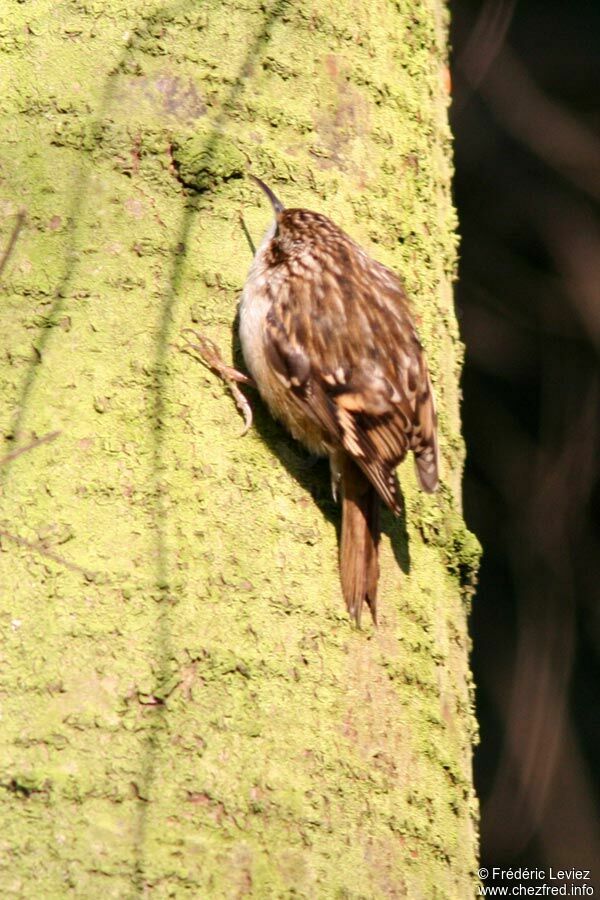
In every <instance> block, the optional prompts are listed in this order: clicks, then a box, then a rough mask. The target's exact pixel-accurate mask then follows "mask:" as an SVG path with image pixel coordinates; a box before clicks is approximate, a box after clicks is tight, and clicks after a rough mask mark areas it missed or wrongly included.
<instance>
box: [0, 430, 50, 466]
mask: <svg viewBox="0 0 600 900" xmlns="http://www.w3.org/2000/svg"><path fill="white" fill-rule="evenodd" d="M59 434H60V431H51V432H50V433H49V434H45V435H44V436H43V437H41V438H36V439H35V440H33V441H31V443H30V444H26V445H25V446H24V447H19V448H18V449H17V450H12V451H11V452H10V453H7V454H6V456H3V457H2V459H0V466H3V465H4V463H7V462H10V461H11V460H12V459H16V458H17V456H20V455H21V454H22V453H27V451H28V450H33V448H34V447H39V446H40V445H41V444H48V443H50V441H53V440H54V439H55V438H57V437H58V436H59Z"/></svg>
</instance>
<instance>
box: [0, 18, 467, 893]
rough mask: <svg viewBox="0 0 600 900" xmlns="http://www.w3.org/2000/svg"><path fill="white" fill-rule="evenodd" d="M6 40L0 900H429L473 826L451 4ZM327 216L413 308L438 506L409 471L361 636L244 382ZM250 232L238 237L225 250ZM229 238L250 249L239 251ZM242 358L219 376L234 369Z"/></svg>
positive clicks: (143, 22) (35, 32)
mask: <svg viewBox="0 0 600 900" xmlns="http://www.w3.org/2000/svg"><path fill="white" fill-rule="evenodd" d="M6 20H7V24H5V26H4V28H3V30H2V32H1V33H0V42H1V44H0V49H1V51H2V54H3V63H2V65H3V69H4V72H5V75H7V74H8V76H9V86H8V89H7V90H5V91H4V92H3V94H2V96H1V97H0V108H1V109H2V113H3V133H2V137H1V138H0V140H1V143H2V148H1V151H0V159H1V166H2V169H1V177H2V181H1V183H0V203H1V210H2V242H1V244H0V256H1V253H2V249H1V248H6V247H7V245H8V242H9V238H10V235H11V233H12V229H13V226H14V224H15V221H16V218H15V217H16V214H17V212H18V210H19V209H20V208H21V207H24V208H25V210H26V221H25V224H24V226H23V228H22V230H21V233H20V234H18V235H17V238H16V243H15V246H14V248H13V250H12V253H11V254H10V257H9V258H8V259H7V260H6V266H5V269H4V272H3V274H2V281H3V285H2V287H3V289H4V293H5V296H4V299H3V300H2V306H1V309H0V333H1V334H2V348H1V357H0V391H1V397H2V404H1V407H0V427H1V428H2V432H3V435H4V437H5V438H6V444H5V451H4V453H5V455H6V454H11V453H13V451H15V450H17V449H19V448H22V447H25V446H27V445H28V444H29V443H30V442H31V441H32V440H33V439H34V438H35V437H36V436H37V437H42V436H45V435H47V434H49V433H50V432H54V431H56V430H58V431H59V432H60V433H59V434H58V436H55V437H54V438H53V439H48V440H47V441H46V442H45V443H42V444H40V445H38V446H34V447H32V448H31V449H29V450H27V451H26V452H23V453H21V454H20V455H14V454H13V455H12V456H11V457H9V458H5V459H4V461H3V464H2V465H1V466H0V479H1V482H2V484H1V487H2V513H1V515H2V522H1V523H0V526H1V528H2V552H1V553H0V564H1V566H2V575H1V596H2V607H3V619H2V621H3V625H4V634H5V644H4V650H3V655H2V657H1V660H2V663H1V664H2V670H1V671H2V675H1V678H2V707H3V721H2V730H3V748H2V751H1V757H0V781H1V784H2V786H3V789H4V790H3V793H2V795H1V796H2V819H1V821H0V835H1V837H0V841H1V844H2V851H3V852H2V854H1V861H0V867H1V868H0V893H1V894H2V896H3V897H6V896H13V895H14V896H19V897H21V896H23V897H24V896H33V895H34V894H35V896H39V897H62V896H71V895H73V896H80V897H86V898H88V897H90V898H91V897H100V896H103V897H119V898H120V897H127V896H134V895H143V896H146V895H148V896H153V897H179V896H182V897H183V896H190V897H202V898H203V897H246V896H248V897H257V898H265V897H287V896H301V897H315V898H317V897H318V898H321V897H348V898H350V897H356V898H358V897H364V898H371V897H403V896H408V897H414V898H421V897H422V898H426V900H429V898H433V897H449V898H464V897H468V896H470V895H471V894H472V892H473V871H474V866H475V852H476V827H475V817H476V806H475V801H474V797H473V789H472V779H471V745H472V740H473V735H474V724H473V716H472V708H471V696H470V686H469V685H470V682H469V671H468V661H467V654H468V648H469V642H468V636H467V628H466V605H467V604H466V602H465V600H467V599H468V597H469V594H470V585H471V583H472V579H473V573H474V571H475V567H476V560H477V546H476V543H475V542H474V539H473V538H472V537H471V536H470V535H469V534H468V532H467V531H466V530H465V528H464V525H463V523H462V518H461V509H460V480H461V467H462V458H463V448H462V443H461V437H460V420H459V388H458V377H459V371H460V364H461V359H462V347H461V344H460V341H459V337H458V332H457V327H456V322H455V319H454V314H453V307H452V296H451V279H452V275H453V272H454V266H455V246H456V238H455V235H454V231H453V229H454V224H455V220H454V214H453V211H452V207H451V202H450V176H451V150H450V136H449V131H448V125H447V118H446V107H447V102H448V97H447V86H446V84H445V79H444V73H445V72H446V69H445V64H446V53H447V49H446V39H447V32H446V24H447V23H446V14H445V10H444V8H443V5H442V3H441V0H431V2H425V0H411V2H405V0H399V2H397V3H394V4H390V3H372V2H369V3H350V2H338V3H334V2H325V3H318V4H317V3H315V4H308V5H302V4H293V3H289V2H284V0H277V2H273V3H270V2H267V3H259V2H257V0H246V2H242V3H240V2H236V3H232V4H222V3H212V2H209V3H207V4H194V3H183V2H181V3H172V4H169V5H165V6H163V7H161V6H160V5H158V4H157V3H154V2H153V3H150V2H146V0H135V2H131V3H128V4H123V3H117V2H116V0H102V2H98V0H65V2H63V3H61V4H55V3H51V2H49V0H33V2H30V3H26V4H14V5H12V4H11V5H10V9H9V10H7V16H6ZM250 169H252V171H253V172H255V173H256V174H258V175H261V176H263V177H264V178H265V179H266V180H267V181H268V182H269V183H270V184H271V185H272V186H273V188H274V189H275V190H276V191H277V193H278V194H280V195H281V198H282V200H283V201H284V202H285V203H286V204H287V205H289V206H294V205H303V206H306V207H308V208H312V209H315V210H318V211H320V212H324V213H326V214H327V215H329V216H330V217H331V218H333V219H334V221H335V222H336V223H338V224H339V225H340V226H341V227H343V228H344V229H345V230H347V231H348V232H349V233H350V234H351V235H352V236H353V237H355V238H356V239H357V240H359V241H360V242H361V243H363V244H364V245H365V246H366V247H367V248H368V249H370V251H371V252H372V253H373V255H374V256H376V257H377V258H379V259H380V260H381V261H382V262H385V263H386V264H388V265H391V266H393V267H394V268H395V269H396V270H397V271H398V272H399V273H400V274H401V275H402V277H403V278H404V280H405V283H406V287H407V291H408V293H409V295H410V296H411V297H412V298H413V301H414V309H415V314H416V317H417V320H418V322H419V329H420V333H421V335H422V338H423V342H424V344H425V346H426V349H427V352H428V356H429V360H430V364H431V369H432V374H433V379H434V383H435V386H436V392H437V397H438V407H439V412H440V428H441V447H442V482H443V484H442V489H441V491H440V493H439V494H437V495H436V496H434V497H428V496H425V495H423V494H422V493H420V492H419V491H418V489H417V486H416V479H415V476H414V473H413V466H412V463H407V464H405V465H404V466H402V467H401V471H400V478H401V482H402V486H403V491H404V497H405V504H406V518H405V520H404V521H403V522H401V523H400V524H398V523H397V522H395V521H392V519H391V517H389V516H388V517H384V519H383V531H384V537H383V542H382V566H381V568H382V574H381V582H380V599H379V607H380V618H381V623H380V625H379V628H378V629H377V630H374V629H372V628H371V627H370V626H367V627H365V628H364V630H362V631H356V630H355V629H354V628H353V627H352V625H351V623H350V622H349V621H348V617H347V615H346V612H345V610H344V607H343V601H342V597H341V591H340V586H339V581H338V572H337V531H338V530H339V511H338V509H337V507H336V506H335V505H334V503H333V501H332V500H331V498H330V488H329V476H328V472H327V468H326V466H325V464H324V463H317V464H315V465H313V464H312V461H311V460H310V459H309V458H308V457H307V455H306V454H305V453H304V452H303V450H302V449H301V448H300V447H299V446H298V445H297V444H295V443H294V442H293V440H292V439H291V438H289V437H288V436H287V435H286V434H285V433H284V432H283V431H282V429H281V428H280V427H279V426H278V425H276V424H275V423H274V422H273V421H272V420H271V419H270V417H269V415H268V413H267V412H266V411H265V409H264V407H262V406H261V405H260V402H259V401H258V399H257V398H256V397H254V396H250V394H249V397H250V399H251V402H252V404H253V406H254V410H255V419H256V428H255V429H254V430H253V431H252V432H251V433H250V434H249V435H248V436H247V437H245V438H244V439H240V437H239V433H240V431H241V428H242V422H241V419H240V416H239V414H238V412H237V411H236V409H235V406H234V404H233V402H232V400H231V397H230V396H229V394H228V393H227V391H226V390H225V389H224V387H223V386H222V384H221V383H220V382H219V381H218V380H217V379H216V378H215V377H214V375H212V374H211V373H210V372H209V371H208V370H207V369H206V368H204V367H203V366H201V365H200V364H198V363H197V362H195V361H194V360H193V359H192V358H190V357H189V356H187V355H186V354H184V353H182V352H179V349H178V343H181V341H180V340H179V338H178V335H179V332H180V330H181V329H182V328H184V327H186V326H188V325H191V324H194V323H195V327H197V328H199V329H201V330H202V331H203V332H204V333H205V334H207V335H208V336H210V337H211V338H212V339H213V340H214V341H215V342H216V343H217V344H218V345H219V346H221V347H222V348H223V349H224V352H225V355H229V354H230V347H231V355H232V356H233V358H234V359H237V357H238V355H239V354H238V348H237V339H236V338H235V337H234V339H233V345H232V334H234V333H235V332H234V318H235V310H236V303H237V300H238V296H239V292H240V289H241V286H242V284H243V281H244V278H245V275H246V272H247V270H248V267H249V265H250V261H251V250H250V246H249V241H248V240H247V233H248V234H249V235H251V237H252V239H253V240H254V242H258V240H259V239H260V238H261V236H262V233H263V231H264V230H265V228H266V227H267V224H268V222H269V221H270V215H271V214H270V210H269V209H268V205H267V203H266V202H265V200H264V197H263V196H262V195H261V194H260V192H259V191H258V190H257V189H256V188H255V186H254V185H253V184H252V182H251V181H250V180H249V179H247V178H244V175H245V173H247V172H248V171H249V170H250ZM240 213H243V223H242V221H241V220H240ZM246 230H247V233H246ZM238 361H239V360H238Z"/></svg>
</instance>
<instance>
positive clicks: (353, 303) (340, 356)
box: [264, 248, 437, 514]
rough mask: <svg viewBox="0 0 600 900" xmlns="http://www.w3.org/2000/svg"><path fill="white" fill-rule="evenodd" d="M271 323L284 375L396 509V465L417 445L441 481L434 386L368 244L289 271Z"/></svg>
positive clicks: (431, 476)
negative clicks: (333, 263) (335, 259)
mask: <svg viewBox="0 0 600 900" xmlns="http://www.w3.org/2000/svg"><path fill="white" fill-rule="evenodd" d="M353 257H354V258H353ZM356 257H358V259H357V258H356ZM340 270H341V274H340ZM266 325H267V327H266V331H265V336H264V340H265V352H266V356H267V359H268V360H269V362H270V364H271V366H272V368H273V370H274V371H275V373H276V374H277V376H278V377H279V378H280V379H281V381H282V382H283V383H284V384H285V386H286V387H287V388H289V390H290V392H291V395H292V396H293V397H294V399H295V402H297V403H299V404H300V405H301V406H302V407H303V409H304V411H305V412H306V413H307V414H308V415H309V416H310V417H311V418H312V419H313V420H314V421H315V422H317V423H318V424H319V425H320V426H321V427H322V428H323V429H324V431H325V432H326V434H327V435H328V436H330V438H331V443H332V446H335V445H340V444H341V446H342V447H343V448H344V449H345V450H346V452H347V453H348V454H349V455H350V456H351V457H352V458H353V459H354V460H355V461H356V463H357V464H358V465H359V466H360V467H361V469H362V470H363V471H364V472H365V474H366V475H367V477H368V478H369V480H370V481H371V483H372V484H373V485H374V487H375V488H376V490H377V491H378V493H379V495H380V496H381V498H382V499H383V500H384V501H385V503H386V504H387V505H388V506H389V507H390V508H391V509H392V510H393V511H394V512H395V513H396V514H398V513H399V512H400V510H401V505H400V498H399V489H398V483H397V480H396V475H395V469H396V466H397V465H398V464H399V463H400V462H401V461H402V459H404V457H405V455H406V453H407V451H408V450H409V449H412V450H414V451H415V454H416V456H417V469H418V472H419V476H420V478H421V483H422V485H423V487H424V488H425V490H435V488H436V486H437V441H436V413H435V404H434V399H433V391H432V388H431V382H430V378H429V374H428V372H427V366H426V362H425V359H424V355H423V352H422V348H421V345H420V343H419V340H418V338H417V336H416V333H415V329H414V326H413V323H412V320H411V316H410V313H409V309H408V305H407V301H406V296H405V294H404V291H403V289H402V286H401V283H400V281H399V280H398V278H397V277H396V276H395V275H394V273H393V272H391V271H390V270H389V269H386V268H385V267H384V266H382V265H380V264H379V263H375V262H374V261H373V260H371V259H370V258H369V257H367V256H366V254H364V253H363V252H362V251H360V249H359V248H357V250H356V251H355V252H353V253H351V254H348V253H346V258H345V259H344V260H343V265H341V266H340V265H339V264H338V265H337V270H334V269H333V268H332V267H330V266H328V265H327V264H326V262H325V261H323V260H321V262H320V265H319V266H314V267H313V269H312V270H310V269H308V270H307V271H302V270H300V271H298V272H296V273H290V275H289V277H287V278H286V280H285V286H284V288H283V289H280V290H279V291H278V293H277V296H276V297H274V298H273V303H272V305H271V308H270V312H269V314H268V315H267V322H266Z"/></svg>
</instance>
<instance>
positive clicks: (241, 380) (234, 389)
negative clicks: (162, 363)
mask: <svg viewBox="0 0 600 900" xmlns="http://www.w3.org/2000/svg"><path fill="white" fill-rule="evenodd" d="M181 334H182V337H183V339H184V341H185V344H184V345H183V347H182V348H181V349H182V350H183V351H184V353H189V354H190V356H194V357H195V358H196V359H197V358H199V359H200V361H201V362H203V363H204V365H205V366H208V368H209V369H210V370H211V371H212V372H214V373H215V375H218V376H219V378H220V379H221V380H222V381H224V382H225V384H226V385H227V387H228V388H229V390H230V391H231V393H232V395H233V399H234V400H235V404H236V406H237V408H238V409H239V410H240V412H241V413H242V415H243V417H244V430H243V431H242V437H243V436H244V435H245V434H247V433H248V431H249V430H250V428H251V427H252V407H251V406H250V404H249V403H248V401H247V400H246V398H245V397H244V395H243V394H242V392H241V390H240V389H239V387H238V384H247V385H249V386H250V387H256V385H255V383H254V381H253V379H252V378H250V376H249V375H245V374H244V373H243V372H239V371H238V370H237V369H234V368H233V366H228V365H227V364H226V363H225V362H223V359H222V357H221V353H220V351H219V348H218V347H217V345H216V344H215V343H214V342H213V341H211V340H210V338H207V337H205V335H203V334H200V332H198V331H194V329H193V328H184V329H183V331H182V332H181ZM188 334H189V335H193V336H194V338H195V341H193V340H191V339H190V338H189V337H187V335H188Z"/></svg>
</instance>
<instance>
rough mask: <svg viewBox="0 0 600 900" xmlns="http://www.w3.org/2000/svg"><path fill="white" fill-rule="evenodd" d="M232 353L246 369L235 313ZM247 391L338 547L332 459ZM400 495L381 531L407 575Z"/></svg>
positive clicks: (256, 418)
mask: <svg viewBox="0 0 600 900" xmlns="http://www.w3.org/2000/svg"><path fill="white" fill-rule="evenodd" d="M231 352H232V358H233V362H234V366H235V367H236V369H238V370H239V371H242V372H243V371H246V366H245V363H244V358H243V355H242V350H241V346H240V341H239V336H238V315H236V318H235V323H234V328H233V334H232V348H231ZM244 393H245V394H246V396H247V397H248V400H249V402H250V405H251V407H252V413H253V426H252V427H253V428H254V429H255V430H256V432H257V434H259V435H260V437H261V439H262V440H263V441H264V442H265V444H266V445H267V447H268V448H269V450H270V451H271V452H272V453H273V454H274V455H275V456H277V457H278V459H279V460H280V461H281V462H282V463H283V465H284V466H285V468H286V469H287V470H288V472H289V473H290V475H292V476H293V477H294V478H295V479H296V481H297V482H298V484H300V485H301V487H302V488H303V490H305V491H306V492H307V493H308V494H310V496H311V497H312V498H313V500H314V502H315V504H316V505H317V506H318V508H319V510H320V511H321V513H322V514H323V516H325V518H326V519H327V520H328V521H329V522H331V523H332V524H333V525H334V527H335V530H336V535H337V542H338V547H339V545H340V538H341V528H342V510H341V506H340V504H339V503H336V501H335V500H334V499H333V496H332V493H331V476H330V472H329V460H327V459H325V458H320V457H316V456H313V455H311V454H309V452H308V451H307V450H305V449H304V447H302V445H301V444H299V443H298V442H297V441H295V440H294V439H293V438H292V437H290V435H288V433H287V432H286V431H285V429H284V427H283V426H282V425H281V424H280V423H279V422H277V421H276V420H275V419H274V418H273V416H272V415H271V413H270V412H269V410H268V408H267V407H266V405H265V404H264V402H263V401H262V399H261V397H260V396H259V394H258V391H256V390H254V389H253V388H244ZM400 494H401V499H402V513H401V514H400V516H398V517H397V518H396V517H395V516H394V515H393V514H392V513H391V512H390V511H389V510H388V509H387V507H386V506H385V505H384V504H383V502H382V503H381V511H382V515H381V533H382V534H385V535H387V537H388V538H389V541H390V545H391V547H392V551H393V553H394V556H395V558H396V562H397V563H398V565H399V566H400V568H401V569H402V571H403V572H404V573H405V574H406V575H408V574H409V572H410V551H409V542H408V532H407V529H406V509H405V504H404V498H403V497H402V491H400Z"/></svg>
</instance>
